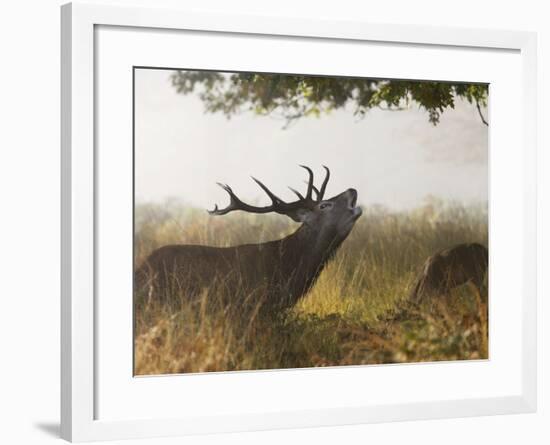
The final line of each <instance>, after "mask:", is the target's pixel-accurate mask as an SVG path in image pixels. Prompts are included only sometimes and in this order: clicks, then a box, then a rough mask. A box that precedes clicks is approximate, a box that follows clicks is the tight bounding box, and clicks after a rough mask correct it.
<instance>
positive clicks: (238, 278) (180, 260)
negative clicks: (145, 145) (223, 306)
mask: <svg viewBox="0 0 550 445" xmlns="http://www.w3.org/2000/svg"><path fill="white" fill-rule="evenodd" d="M306 169H307V168H306ZM307 170H308V172H309V173H310V181H309V186H308V192H307V194H306V197H303V196H302V195H300V194H299V193H298V192H295V193H296V194H297V195H298V197H299V198H300V199H299V200H298V201H296V202H294V203H285V202H284V201H282V200H281V199H280V198H278V197H277V196H275V195H274V194H273V193H271V192H270V191H269V190H268V189H267V188H266V187H265V186H264V185H263V184H262V183H260V182H259V181H257V180H256V182H258V184H259V185H260V186H261V187H262V189H264V191H266V193H267V194H268V195H269V196H270V198H271V199H272V201H273V204H272V205H271V206H268V207H253V206H250V205H248V204H245V203H243V202H242V201H240V199H239V198H237V197H236V196H235V194H234V193H233V191H232V190H231V188H230V187H228V186H224V185H222V187H223V188H224V190H226V191H227V192H228V193H229V195H230V198H231V203H230V205H229V206H228V207H227V208H225V209H221V210H220V209H218V208H217V207H216V208H215V209H214V210H213V211H212V212H211V213H212V214H215V215H224V214H226V213H228V212H230V211H233V210H245V211H248V212H254V213H268V212H270V211H276V212H277V213H281V214H284V215H286V216H289V217H290V218H292V219H293V220H295V221H297V222H302V223H303V224H302V225H301V226H300V227H299V228H298V229H297V230H296V231H295V232H294V233H293V234H291V235H289V236H287V237H285V238H283V239H280V240H276V241H270V242H266V243H261V244H245V245H241V246H234V247H211V246H201V245H169V246H164V247H161V248H159V249H157V250H155V251H154V252H153V253H151V255H150V256H149V257H148V258H147V259H146V260H145V262H144V263H143V264H142V265H141V266H140V267H139V268H138V269H137V271H136V274H135V287H136V289H137V290H138V291H139V290H140V289H141V290H146V293H147V294H148V298H149V299H151V298H155V299H157V300H160V301H166V300H169V299H173V296H174V295H182V294H185V298H187V299H193V298H194V297H196V296H198V295H200V294H201V291H202V290H203V289H212V288H214V289H218V290H220V289H221V290H222V292H219V293H220V294H221V295H224V296H229V297H228V298H229V299H230V300H231V301H225V302H224V303H230V304H232V305H233V306H235V305H237V306H240V307H242V308H243V309H244V308H245V307H246V306H248V307H250V306H258V305H261V306H262V308H263V309H264V310H270V311H272V312H273V310H277V311H278V310H283V309H286V308H289V307H291V306H293V305H294V304H296V302H297V301H298V300H299V299H300V298H301V297H302V296H304V295H305V294H306V293H307V292H308V290H309V289H310V288H311V286H313V284H314V283H315V281H316V279H317V277H318V276H319V274H320V273H321V271H322V270H323V268H324V266H325V265H326V263H327V262H328V261H329V260H330V258H331V257H332V256H333V255H334V253H335V252H336V250H337V249H338V247H339V246H340V245H341V244H342V242H343V241H344V240H345V239H346V237H347V236H348V234H349V233H350V231H351V229H352V228H353V225H354V224H355V221H356V220H357V219H358V218H359V217H360V216H361V209H360V208H359V207H355V204H356V201H357V192H356V191H355V190H354V189H348V190H347V191H345V192H343V193H340V194H339V195H337V196H335V197H333V198H331V199H327V200H324V199H323V194H324V191H325V187H326V183H327V181H328V178H329V176H330V173H329V171H328V169H327V176H326V178H325V181H324V183H323V186H322V187H321V189H320V191H317V189H316V188H315V187H314V186H313V173H312V172H311V170H309V169H307ZM313 190H316V193H317V196H318V199H317V200H314V199H312V197H311V196H312V191H313ZM142 293H143V292H142ZM245 303H246V304H245ZM249 303H250V304H249Z"/></svg>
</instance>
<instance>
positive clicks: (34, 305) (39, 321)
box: [0, 0, 550, 444]
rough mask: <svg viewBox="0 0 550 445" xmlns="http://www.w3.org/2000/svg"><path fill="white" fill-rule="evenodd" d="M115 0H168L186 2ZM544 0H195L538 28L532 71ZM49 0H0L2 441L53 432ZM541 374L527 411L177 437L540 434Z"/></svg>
mask: <svg viewBox="0 0 550 445" xmlns="http://www.w3.org/2000/svg"><path fill="white" fill-rule="evenodd" d="M105 2H108V0H104V3H105ZM120 3H130V4H141V3H148V4H150V3H156V4H162V5H172V6H174V5H176V6H177V5H182V4H183V3H184V2H183V1H159V0H157V1H156V2H152V0H151V1H147V2H146V1H139V0H129V1H125V2H120ZM545 3H546V2H543V1H537V0H523V1H522V2H519V1H516V2H505V1H502V0H501V1H497V0H491V1H484V2H480V1H479V0H460V1H456V2H447V3H446V4H445V5H444V4H443V2H441V0H439V1H438V0H415V1H407V0H394V1H392V2H391V3H388V2H366V1H364V0H359V1H357V2H353V1H351V0H349V1H348V0H340V1H338V2H335V1H333V0H331V1H326V2H324V1H321V0H311V1H306V0H301V1H300V0H277V1H275V2H262V1H254V0H232V1H230V2H228V1H227V0H225V1H224V0H205V1H203V2H202V3H200V8H202V9H212V10H221V11H223V10H231V11H233V12H235V11H243V12H250V13H256V14H258V13H260V14H262V13H267V12H270V11H271V12H272V13H274V14H280V15H285V16H316V17H327V18H333V19H337V18H341V19H353V20H364V21H371V22H383V23H384V22H386V23H388V22H392V23H423V24H424V23H425V24H445V25H457V26H469V27H487V28H510V29H527V30H534V31H539V33H540V34H539V49H540V52H539V69H540V72H539V79H542V73H543V72H544V73H546V74H548V72H549V63H550V30H549V29H550V27H549V25H550V14H548V12H547V11H545V10H544V5H545ZM59 4H60V2H58V1H56V0H26V1H21V2H13V1H12V2H3V3H2V6H1V7H0V8H1V9H0V17H1V23H0V33H1V35H0V42H1V46H0V49H1V50H0V63H1V64H2V67H1V69H0V122H1V123H2V125H1V127H0V196H1V199H0V209H1V211H0V215H1V217H0V221H1V222H0V266H1V267H0V271H1V272H0V277H1V284H0V299H1V301H2V302H3V305H2V309H1V310H0V419H1V420H0V425H1V427H0V442H2V443H7V444H16V443H25V444H33V443H51V442H55V441H59V439H58V438H57V428H58V427H57V424H58V419H59V415H58V412H59V402H58V399H59V378H58V374H59V347H58V343H59V327H58V325H59V298H58V295H59V278H58V277H59V10H58V5H59ZM189 4H190V5H194V6H197V5H199V3H198V2H196V1H193V2H189ZM539 95H540V105H539V109H540V115H539V135H540V137H539V144H540V146H541V147H547V146H548V143H549V142H550V141H549V140H548V131H547V129H546V128H542V127H543V122H548V118H549V117H550V114H549V112H548V103H549V101H550V91H549V89H548V86H547V84H544V83H542V82H539ZM549 161H550V158H549V156H548V152H547V151H546V152H542V150H541V154H540V162H539V165H540V173H541V176H542V173H543V166H544V165H546V166H548V165H550V164H549ZM547 168H548V167H547ZM544 173H546V172H544ZM541 182H542V184H541V185H542V187H541V193H540V195H539V197H540V202H541V205H542V206H543V208H542V211H541V214H540V220H539V226H540V227H541V228H543V227H544V226H548V224H549V222H550V221H549V216H550V215H549V212H550V202H549V192H550V183H549V180H548V175H547V174H546V177H543V178H541ZM539 236H540V238H539V245H540V246H541V252H540V260H541V261H540V264H539V272H540V275H541V283H540V287H539V294H540V295H539V313H540V314H541V316H540V317H539V319H540V320H541V323H539V339H540V341H539V357H540V363H539V375H540V376H541V377H544V376H543V374H545V373H546V374H548V372H549V367H548V364H549V356H550V348H549V347H548V340H549V329H548V327H547V326H545V325H543V323H542V321H543V318H544V319H545V318H546V317H547V315H548V304H547V302H546V301H545V299H544V298H543V297H544V296H545V294H547V293H548V291H549V290H550V289H549V285H550V281H549V280H548V274H546V276H543V273H542V272H543V271H544V270H547V269H548V265H549V258H548V254H549V253H550V248H549V247H550V246H549V240H548V233H547V231H546V232H543V231H542V230H541V233H540V235H539ZM540 380H541V381H540V403H539V412H538V413H537V414H532V415H518V416H500V417H491V418H473V419H455V420H443V421H425V422H407V423H398V424H380V425H366V426H353V427H339V428H321V429H314V430H300V431H279V432H268V433H247V434H233V435H228V436H224V437H219V436H216V437H213V436H210V437H198V438H192V439H189V440H187V441H186V443H194V444H217V443H225V444H255V443H257V442H262V443H268V444H278V443H297V442H301V443H318V444H333V443H349V442H360V443H365V442H367V441H368V442H370V443H411V444H415V443H422V444H441V443H445V444H464V443H465V442H466V443H467V442H470V443H483V442H487V443H499V444H517V443H529V444H542V443H550V442H549V440H550V426H548V425H550V394H549V389H548V388H549V387H548V378H541V379H540ZM450 384H452V382H450ZM124 443H127V444H129V443H131V442H124ZM140 443H151V444H153V443H182V440H181V439H173V440H170V439H168V440H163V441H160V440H153V441H145V442H140Z"/></svg>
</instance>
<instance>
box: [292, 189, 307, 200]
mask: <svg viewBox="0 0 550 445" xmlns="http://www.w3.org/2000/svg"><path fill="white" fill-rule="evenodd" d="M289 189H290V190H291V191H293V192H294V194H295V195H296V196H297V197H298V198H299V199H301V200H302V201H303V200H304V199H305V198H304V195H302V194H301V193H300V192H299V191H298V190H295V189H293V188H292V187H289Z"/></svg>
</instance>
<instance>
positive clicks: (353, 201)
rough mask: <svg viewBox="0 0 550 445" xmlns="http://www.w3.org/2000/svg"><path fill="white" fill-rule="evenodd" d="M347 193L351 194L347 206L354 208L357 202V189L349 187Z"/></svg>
mask: <svg viewBox="0 0 550 445" xmlns="http://www.w3.org/2000/svg"><path fill="white" fill-rule="evenodd" d="M348 193H349V194H350V195H351V197H350V198H351V200H350V201H349V208H350V209H353V208H355V205H356V204H357V190H355V189H349V190H348Z"/></svg>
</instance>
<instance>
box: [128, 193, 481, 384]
mask: <svg viewBox="0 0 550 445" xmlns="http://www.w3.org/2000/svg"><path fill="white" fill-rule="evenodd" d="M296 228H297V225H295V224H294V223H292V222H291V221H289V220H288V218H286V219H285V218H284V217H279V216H269V215H250V214H242V213H240V212H238V213H235V214H230V215H227V216H224V217H211V216H209V215H208V214H206V212H204V211H199V210H197V209H193V208H190V207H188V206H185V205H183V204H181V203H177V202H170V203H165V204H163V205H140V206H138V207H137V208H136V234H135V246H136V252H135V253H136V258H135V260H136V264H140V263H141V261H143V260H144V259H145V258H146V256H147V255H148V254H149V253H150V252H151V251H152V250H153V249H155V248H157V247H160V246H162V245H166V244H203V245H212V246H231V245H238V244H243V243H256V242H262V241H268V240H273V239H279V238H282V237H284V236H286V235H288V234H290V233H292V232H293V231H294V230H295V229H296ZM487 236H488V234H487V211H486V205H477V206H469V207H463V206H460V205H457V204H449V203H443V202H441V201H437V200H435V199H431V200H428V201H427V202H426V205H424V206H422V207H420V208H417V209H415V210H411V211H407V212H398V213H396V212H390V211H388V210H386V209H384V208H381V207H372V208H367V209H365V213H364V215H363V216H362V217H361V218H360V219H359V220H358V222H357V223H356V225H355V227H354V229H353V231H352V233H351V234H350V236H349V237H348V239H347V240H346V241H345V242H344V244H343V245H342V247H341V248H340V250H339V251H338V253H337V255H336V257H335V258H334V259H333V260H332V261H331V263H330V264H329V265H328V266H327V267H326V269H325V270H324V271H323V272H322V274H321V276H320V278H319V280H318V281H317V283H316V284H315V286H314V287H313V289H312V290H311V291H310V292H309V293H308V295H307V296H306V297H305V298H304V299H302V300H301V301H300V302H299V303H298V304H297V305H296V306H295V307H294V308H293V309H291V310H290V311H288V312H287V313H285V314H280V316H278V317H275V318H273V319H269V320H261V319H258V318H255V316H254V313H250V314H247V316H246V317H240V318H238V317H233V316H230V314H231V313H232V312H231V311H228V308H227V307H226V306H224V305H219V304H218V305H216V304H212V302H213V301H214V302H216V301H219V295H220V293H221V292H223V289H221V288H220V287H219V286H216V285H214V286H212V287H211V288H210V289H204V291H203V294H201V296H200V298H199V299H198V300H197V301H195V302H189V301H188V300H187V299H186V298H185V297H186V296H185V295H182V296H181V298H180V299H179V300H178V301H177V302H174V303H177V304H163V305H160V304H158V303H156V302H155V301H154V300H153V302H152V303H151V304H148V305H143V306H136V308H135V309H136V313H135V319H136V329H135V373H136V374H139V375H144V374H166V373H183V372H203V371H226V370H250V369H273V368H299V367H313V366H337V365H360V364H376V363H396V362H419V361H437V360H467V359H481V358H487V356H488V350H487V344H488V339H487V336H488V327H487V325H488V320H487V290H486V289H483V290H482V291H481V293H479V292H478V290H477V289H475V288H474V287H470V286H463V287H462V288H458V289H456V290H453V292H452V298H450V299H447V300H443V299H442V300H438V299H436V300H435V301H431V302H428V303H425V304H423V305H422V306H420V307H418V306H412V305H410V304H409V303H408V302H407V301H406V295H407V293H408V291H409V289H410V288H411V286H412V283H413V281H414V279H415V276H416V274H417V272H418V269H419V267H420V266H421V264H422V263H423V261H424V260H425V259H426V258H427V257H428V256H429V255H431V254H433V253H434V252H435V251H437V250H440V249H443V248H445V247H449V246H452V245H454V244H458V243H463V242H474V241H475V242H480V243H482V244H484V245H487ZM226 297H227V296H226ZM233 309H236V311H237V312H238V310H239V308H233Z"/></svg>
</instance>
